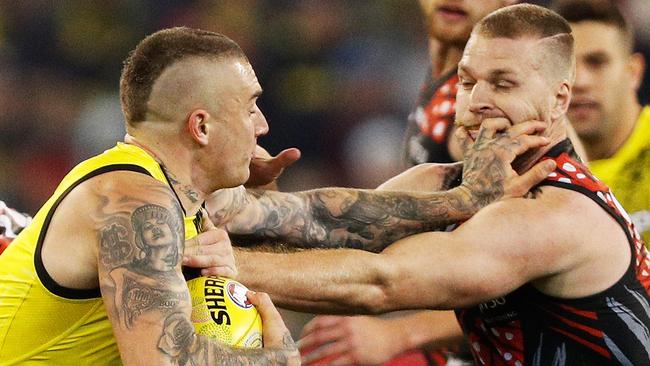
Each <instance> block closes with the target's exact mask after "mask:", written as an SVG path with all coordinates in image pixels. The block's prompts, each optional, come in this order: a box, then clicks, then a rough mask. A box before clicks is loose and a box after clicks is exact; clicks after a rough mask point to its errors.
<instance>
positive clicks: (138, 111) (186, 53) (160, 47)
mask: <svg viewBox="0 0 650 366" xmlns="http://www.w3.org/2000/svg"><path fill="white" fill-rule="evenodd" d="M189 57H206V58H214V59H215V60H216V59H220V58H226V57H236V58H242V59H244V60H247V58H246V56H245V55H244V52H243V51H242V49H241V48H240V47H239V45H237V43H235V42H234V41H233V40H231V39H230V38H228V37H226V36H224V35H222V34H219V33H214V32H208V31H204V30H199V29H191V28H186V27H177V28H170V29H165V30H162V31H159V32H156V33H154V34H152V35H150V36H148V37H146V38H145V39H143V40H142V41H141V42H140V43H139V44H138V45H137V47H136V48H135V49H134V50H133V51H132V52H131V54H130V55H129V56H128V57H127V59H126V60H125V61H124V67H123V68H122V75H121V77H120V101H121V103H122V111H123V113H124V118H125V119H126V122H127V123H128V124H131V125H133V124H135V123H137V122H142V121H144V120H145V119H146V116H147V102H148V101H149V97H150V95H151V90H152V88H153V85H154V83H155V82H156V80H157V79H158V77H160V75H161V74H162V73H163V71H165V69H166V68H168V67H169V66H171V65H172V64H174V63H176V62H178V61H181V60H184V59H187V58H189Z"/></svg>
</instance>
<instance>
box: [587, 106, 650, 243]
mask: <svg viewBox="0 0 650 366" xmlns="http://www.w3.org/2000/svg"><path fill="white" fill-rule="evenodd" d="M589 168H590V169H591V171H592V172H593V173H594V174H595V175H596V176H597V177H598V178H599V179H600V180H602V181H603V182H605V184H607V185H608V186H609V187H610V188H611V189H612V191H613V192H614V194H615V195H616V198H618V201H619V202H620V203H621V205H623V207H624V208H625V210H626V211H627V212H628V213H629V214H630V217H631V219H632V221H633V222H634V225H635V226H636V228H637V230H638V231H639V232H640V233H641V236H642V237H643V240H644V241H645V243H646V245H649V246H650V106H647V107H645V108H643V110H642V111H641V114H640V115H639V120H638V121H637V124H636V127H635V128H634V131H633V132H632V135H631V136H630V137H629V138H628V139H627V141H626V142H625V144H624V145H623V147H621V148H620V149H619V150H618V151H617V152H616V154H615V155H614V156H612V157H611V158H609V159H602V160H594V161H591V162H589Z"/></svg>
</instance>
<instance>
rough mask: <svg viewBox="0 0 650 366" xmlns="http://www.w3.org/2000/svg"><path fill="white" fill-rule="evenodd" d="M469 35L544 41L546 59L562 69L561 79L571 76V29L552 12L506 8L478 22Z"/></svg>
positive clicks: (527, 6)
mask: <svg viewBox="0 0 650 366" xmlns="http://www.w3.org/2000/svg"><path fill="white" fill-rule="evenodd" d="M472 32H473V34H477V35H481V36H485V37H489V38H509V39H520V38H533V39H540V40H548V41H549V42H548V43H547V44H546V46H545V47H546V48H547V49H548V52H547V55H548V57H549V58H553V59H554V61H555V65H561V66H562V67H563V68H564V70H563V71H565V73H566V75H565V76H567V77H568V78H572V77H573V65H574V60H573V59H574V57H573V36H572V35H571V26H570V25H569V23H568V22H567V21H566V20H565V19H564V18H562V17H561V16H560V15H558V14H557V13H555V12H554V11H552V10H549V9H547V8H544V7H542V6H538V5H533V4H517V5H511V6H506V7H504V8H501V9H498V10H495V11H493V12H492V13H490V14H488V15H487V16H486V17H485V18H483V19H481V20H480V21H479V22H478V23H477V24H476V26H475V27H474V30H473V31H472Z"/></svg>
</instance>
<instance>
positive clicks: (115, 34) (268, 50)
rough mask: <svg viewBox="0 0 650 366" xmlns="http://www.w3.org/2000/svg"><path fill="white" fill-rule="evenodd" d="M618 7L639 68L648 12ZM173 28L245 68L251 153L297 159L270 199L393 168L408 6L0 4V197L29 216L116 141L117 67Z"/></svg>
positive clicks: (415, 64) (302, 0) (300, 1)
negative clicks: (203, 35)
mask: <svg viewBox="0 0 650 366" xmlns="http://www.w3.org/2000/svg"><path fill="white" fill-rule="evenodd" d="M477 1H478V0H477ZM531 2H534V3H537V4H541V5H545V4H546V2H545V1H531ZM621 5H622V6H623V8H624V10H625V12H626V14H627V15H628V16H629V18H630V20H631V21H632V23H633V24H634V25H635V29H636V32H637V49H638V50H640V51H642V52H644V53H645V54H646V57H647V58H648V59H650V25H649V24H650V23H648V22H647V20H648V19H650V1H649V0H626V1H621ZM180 25H185V26H191V27H197V28H203V29H208V30H213V31H217V32H221V33H224V34H226V35H227V36H229V37H231V38H232V39H234V40H235V41H237V42H238V43H239V44H240V45H241V46H242V48H243V49H244V51H245V52H246V54H247V55H248V56H249V58H250V60H251V63H252V64H253V67H254V68H255V70H256V72H257V75H258V78H259V80H260V83H261V85H262V87H263V88H264V94H263V96H262V98H261V99H260V101H259V105H260V108H261V109H262V111H263V112H264V113H265V115H266V117H267V119H268V121H269V125H270V127H271V131H270V133H269V135H268V136H266V137H264V138H262V139H260V141H259V142H260V144H261V145H262V146H264V147H266V148H267V149H268V150H269V151H270V152H271V153H273V154H275V153H277V152H279V151H280V150H282V149H284V148H287V147H298V148H300V149H301V150H302V152H303V158H302V159H301V160H300V161H299V162H298V163H296V164H295V165H294V166H293V167H291V169H289V170H287V171H286V172H285V174H284V176H283V177H282V178H281V180H280V187H281V188H282V189H283V190H301V189H309V188H314V187H318V186H325V185H335V186H354V187H362V188H372V187H375V186H376V185H377V184H379V183H380V182H382V181H383V180H384V179H386V178H387V177H389V176H391V175H393V174H395V173H397V172H399V171H400V170H401V168H402V166H401V158H400V157H401V143H402V135H403V131H404V128H405V126H406V118H407V115H408V113H409V111H410V109H411V108H412V106H413V105H414V103H415V100H416V96H417V93H418V91H419V87H420V85H421V83H422V81H423V80H424V78H425V76H426V70H427V67H428V65H429V62H430V61H429V59H428V52H427V36H426V31H425V20H424V18H423V16H422V14H421V13H420V9H419V7H418V4H417V1H416V0H212V1H209V0H178V1H171V0H102V1H85V0H69V1H63V0H62V1H51V0H50V1H47V0H25V1H8V0H0V199H3V200H5V201H6V202H7V204H8V205H10V206H13V207H17V208H19V209H21V210H22V211H25V212H27V213H30V214H34V213H35V211H36V210H37V209H38V207H39V206H40V205H41V204H42V203H43V202H44V201H45V199H47V197H48V196H49V195H50V194H51V193H52V191H53V190H54V188H55V186H56V184H57V183H58V181H59V180H60V179H61V178H62V177H63V176H64V175H65V173H66V172H67V171H68V170H69V169H70V168H71V167H72V166H73V165H75V164H76V163H78V162H79V161H81V160H83V159H85V158H87V157H89V156H91V155H94V154H96V153H98V152H101V151H103V150H104V149H106V148H109V147H111V146H113V145H114V143H115V141H116V140H120V139H121V138H122V137H123V135H124V127H123V119H122V115H121V112H120V105H119V97H118V80H119V74H120V69H121V64H122V61H123V60H124V58H125V57H126V55H127V53H128V52H129V51H130V50H131V49H132V48H133V47H134V46H135V45H136V44H137V43H138V42H139V41H140V40H141V39H142V38H143V37H144V36H146V35H147V34H150V33H152V32H154V31H156V30H158V29H161V28H166V27H171V26H180ZM648 79H649V78H648V75H646V82H645V84H644V87H643V88H642V90H641V101H642V102H643V103H648V101H649V100H650V81H649V80H648Z"/></svg>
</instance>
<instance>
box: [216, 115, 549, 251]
mask: <svg viewBox="0 0 650 366" xmlns="http://www.w3.org/2000/svg"><path fill="white" fill-rule="evenodd" d="M543 127H544V124H543V123H537V122H529V123H522V124H518V125H515V126H514V127H512V128H511V129H510V130H509V131H508V132H502V133H497V131H500V130H503V129H504V128H505V126H503V125H499V124H496V123H493V124H490V123H488V122H485V123H484V124H483V126H482V127H481V128H482V129H483V130H484V131H483V133H481V134H479V136H480V137H479V140H477V142H476V143H475V144H473V147H472V148H471V150H470V153H468V156H467V158H466V159H465V162H464V167H465V168H464V170H463V173H462V176H463V179H462V183H461V185H460V186H458V187H456V188H453V189H450V190H448V191H445V192H434V193H421V192H420V193H415V192H384V191H370V190H358V189H346V188H324V189H317V190H312V191H307V192H299V193H293V194H292V193H283V192H271V191H258V192H256V191H245V190H244V188H243V187H238V188H233V189H229V190H221V191H219V192H217V193H215V194H214V195H212V196H211V197H210V198H209V199H208V200H207V201H206V207H207V209H208V212H209V213H210V217H211V218H212V220H213V222H214V223H215V224H216V225H224V224H225V225H226V227H227V229H228V231H229V232H230V233H232V234H238V235H248V236H252V237H255V238H273V239H280V240H283V241H285V242H287V243H291V244H293V245H295V246H302V247H308V248H318V247H321V248H325V247H326V248H337V247H346V248H359V249H364V250H368V251H374V252H378V251H381V250H382V249H383V248H385V247H386V246H387V245H388V244H390V243H392V242H394V241H395V240H397V239H400V238H403V237H405V236H408V235H411V234H414V233H418V232H423V231H430V230H440V229H444V228H446V227H447V226H448V225H450V224H452V223H455V222H458V221H462V220H466V219H468V218H469V217H471V216H472V215H473V214H474V213H475V212H477V211H478V210H479V209H480V208H482V207H484V206H486V205H487V204H489V203H491V202H493V201H495V200H498V199H500V198H503V197H509V196H521V195H523V194H525V193H526V192H527V191H528V189H529V188H530V187H532V186H533V185H534V184H536V183H538V182H539V181H541V180H542V179H544V178H545V177H546V175H547V174H548V173H549V172H550V171H551V170H552V169H553V168H554V165H553V163H552V162H551V161H545V162H543V163H540V164H539V165H537V166H536V167H534V168H533V169H531V170H530V171H528V172H526V173H524V174H523V175H521V176H519V175H517V173H516V172H515V171H514V170H513V169H512V168H511V166H510V163H511V162H512V160H514V158H515V157H516V156H517V155H519V154H522V153H523V152H525V151H526V150H528V149H529V148H533V147H538V146H541V145H545V144H546V143H547V142H548V141H547V140H546V139H545V138H543V137H539V136H531V135H529V134H531V133H534V132H535V131H538V130H539V129H540V128H543ZM449 174H450V175H452V174H453V175H454V177H456V176H457V174H458V170H457V169H450V170H449Z"/></svg>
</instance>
